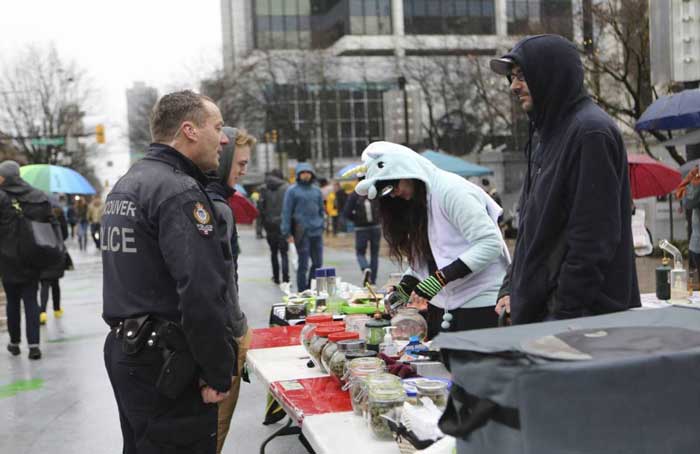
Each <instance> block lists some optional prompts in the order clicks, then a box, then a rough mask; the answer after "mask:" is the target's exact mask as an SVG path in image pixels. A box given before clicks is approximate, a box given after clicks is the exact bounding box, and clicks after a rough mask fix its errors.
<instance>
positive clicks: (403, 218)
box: [379, 179, 433, 267]
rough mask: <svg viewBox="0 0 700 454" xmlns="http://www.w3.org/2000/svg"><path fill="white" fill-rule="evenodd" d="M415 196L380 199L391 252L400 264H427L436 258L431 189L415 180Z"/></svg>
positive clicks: (383, 223) (380, 207) (385, 236)
mask: <svg viewBox="0 0 700 454" xmlns="http://www.w3.org/2000/svg"><path fill="white" fill-rule="evenodd" d="M411 181H413V188H414V189H413V198H412V199H411V200H404V199H402V198H400V197H390V196H385V197H381V198H380V199H379V214H380V217H381V221H382V231H383V232H384V238H385V239H386V241H387V243H389V253H390V254H391V257H392V258H393V259H394V260H396V261H397V262H398V263H399V264H402V263H403V261H404V260H406V261H407V262H408V264H409V265H410V266H411V267H418V266H420V265H425V264H427V263H428V261H430V260H431V259H432V256H433V254H432V252H431V250H430V243H429V242H428V197H427V195H428V191H427V190H426V188H425V183H423V182H422V181H421V180H416V179H413V180H411Z"/></svg>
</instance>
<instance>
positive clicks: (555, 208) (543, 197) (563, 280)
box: [501, 35, 640, 324]
mask: <svg viewBox="0 0 700 454" xmlns="http://www.w3.org/2000/svg"><path fill="white" fill-rule="evenodd" d="M506 57H510V58H512V59H513V60H514V61H515V62H516V63H517V64H518V65H519V66H520V67H521V68H522V71H523V74H524V76H525V81H526V82H527V85H528V88H529V90H530V95H531V96H532V99H533V110H532V111H531V112H529V113H528V115H529V116H530V120H531V122H532V128H531V130H536V131H537V133H538V135H539V139H540V141H539V145H538V146H537V147H536V148H535V147H533V149H532V152H531V153H530V149H528V150H527V151H526V152H527V153H528V158H529V161H530V165H529V168H530V171H529V172H528V173H529V175H528V176H527V177H526V181H525V185H524V188H523V192H522V195H521V199H520V225H519V231H518V240H517V244H516V248H515V253H514V256H513V263H512V265H511V267H510V269H509V273H508V275H507V276H506V280H505V282H504V287H503V289H502V291H501V295H504V294H510V297H511V317H512V320H513V322H514V323H518V324H520V323H531V322H537V321H542V320H551V319H564V318H572V317H580V316H587V315H595V314H603V313H608V312H615V311H621V310H625V309H629V308H631V307H637V306H639V305H640V301H639V287H638V284H637V274H636V268H635V261H634V253H633V245H632V232H631V226H630V215H631V213H630V203H629V201H630V185H629V177H628V169H627V154H626V152H625V146H624V143H623V140H622V136H621V134H620V131H619V130H618V128H617V126H616V125H615V123H614V122H613V120H612V119H611V118H610V117H609V116H608V115H607V114H606V113H605V112H604V111H603V110H601V109H600V108H599V107H598V106H597V105H595V104H594V103H593V102H592V101H591V99H590V98H589V97H588V96H587V94H586V91H585V88H584V87H583V66H582V64H581V59H580V57H579V55H578V52H577V50H576V49H575V47H574V46H573V45H572V44H571V43H570V42H569V41H567V40H566V39H564V38H562V37H560V36H556V35H540V36H533V37H528V38H525V39H523V40H522V41H520V42H519V43H518V44H516V46H515V47H514V48H513V50H512V51H511V52H510V53H508V54H506Z"/></svg>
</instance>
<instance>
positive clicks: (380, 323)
mask: <svg viewBox="0 0 700 454" xmlns="http://www.w3.org/2000/svg"><path fill="white" fill-rule="evenodd" d="M365 326H366V327H367V328H384V327H387V326H391V323H390V322H389V321H388V320H384V319H379V320H376V319H372V320H370V321H368V322H367V323H365Z"/></svg>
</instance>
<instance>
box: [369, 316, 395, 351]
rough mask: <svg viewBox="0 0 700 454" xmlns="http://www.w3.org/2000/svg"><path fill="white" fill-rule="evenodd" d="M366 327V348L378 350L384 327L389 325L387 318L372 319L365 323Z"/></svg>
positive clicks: (382, 339)
mask: <svg viewBox="0 0 700 454" xmlns="http://www.w3.org/2000/svg"><path fill="white" fill-rule="evenodd" d="M365 326H366V327H367V337H366V338H365V341H366V342H367V348H368V349H370V350H379V344H381V343H382V342H383V341H384V334H385V332H384V328H386V327H387V326H391V323H389V322H388V321H387V320H384V319H381V318H380V319H372V320H370V321H368V322H367V323H365Z"/></svg>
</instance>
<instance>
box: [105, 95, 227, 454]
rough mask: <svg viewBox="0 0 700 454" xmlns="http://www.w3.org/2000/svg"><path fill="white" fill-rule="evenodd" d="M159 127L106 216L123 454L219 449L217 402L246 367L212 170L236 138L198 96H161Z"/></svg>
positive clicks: (112, 366)
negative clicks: (241, 361) (211, 191)
mask: <svg viewBox="0 0 700 454" xmlns="http://www.w3.org/2000/svg"><path fill="white" fill-rule="evenodd" d="M150 126H151V135H152V140H153V143H152V144H151V145H150V146H149V148H148V151H147V153H146V156H145V157H144V158H143V159H141V160H139V161H138V162H136V163H135V164H134V165H133V166H131V168H130V169H129V170H128V171H127V173H126V174H125V175H124V176H123V177H122V178H120V179H119V181H118V182H117V183H116V184H115V185H114V187H113V189H112V191H111V192H110V194H109V195H108V196H107V200H106V202H105V212H104V215H103V216H102V234H101V235H102V237H105V236H108V237H109V241H106V242H104V246H103V248H102V264H103V269H104V273H103V279H104V282H103V304H104V306H103V314H102V317H103V319H104V320H105V322H106V323H107V324H108V325H109V326H110V328H111V329H110V333H109V334H108V336H107V339H106V341H105V346H104V358H105V366H106V369H107V374H108V376H109V379H110V382H111V384H112V387H113V389H114V396H115V398H116V401H117V409H118V410H119V419H120V423H121V429H122V435H123V440H124V447H123V452H124V453H125V454H136V453H138V454H141V453H162V454H165V453H176V452H177V453H198V454H213V453H215V452H216V433H217V419H218V418H217V417H218V407H217V405H215V404H217V403H218V402H221V401H222V400H223V399H225V398H226V397H227V396H228V393H229V390H230V388H231V379H232V376H233V375H235V374H236V370H237V367H236V365H237V362H236V344H235V340H234V338H233V336H232V334H233V332H234V330H233V320H232V317H231V306H230V304H229V298H228V296H227V295H228V292H231V291H235V287H232V286H231V285H230V281H231V275H232V273H233V269H232V267H233V262H232V260H231V255H230V253H229V251H230V240H231V239H230V237H227V233H228V232H226V229H224V228H222V226H221V225H219V224H218V223H217V221H216V219H215V217H214V216H215V215H214V209H213V206H212V202H211V200H210V199H209V197H208V196H207V194H206V192H205V186H206V184H207V183H208V182H209V181H208V178H207V177H206V175H205V173H204V172H209V171H215V170H217V168H218V166H219V152H220V151H221V147H222V146H223V145H226V144H227V143H228V138H227V137H226V136H225V135H224V134H223V133H222V128H223V126H224V122H223V119H222V117H221V112H220V111H219V109H218V107H217V106H216V104H214V102H213V101H212V100H211V99H209V98H207V97H205V96H202V95H199V94H197V93H194V92H192V91H189V90H186V91H180V92H175V93H170V94H167V95H165V96H163V97H162V98H160V99H159V100H158V101H157V102H156V105H155V106H154V108H153V111H152V113H151V119H150ZM113 239H114V241H113ZM116 239H119V241H116ZM153 333H155V334H153ZM159 377H163V378H159Z"/></svg>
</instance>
